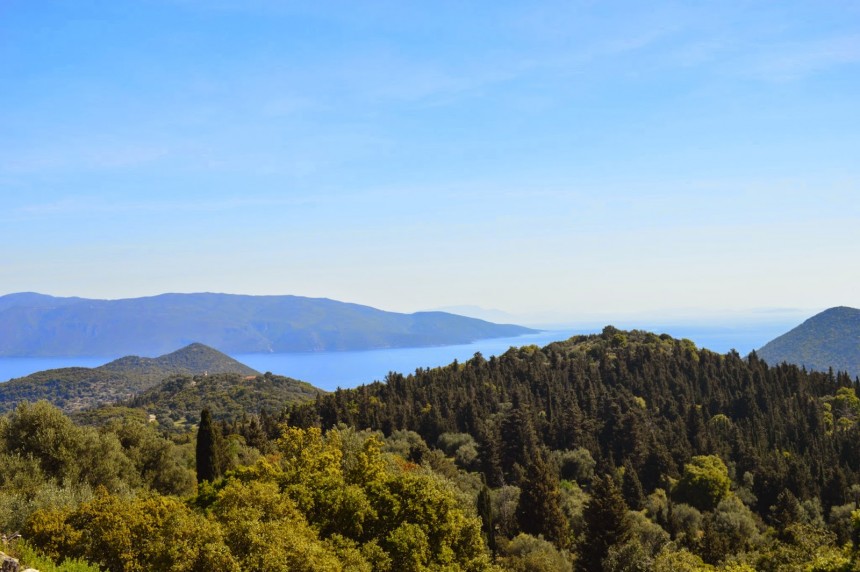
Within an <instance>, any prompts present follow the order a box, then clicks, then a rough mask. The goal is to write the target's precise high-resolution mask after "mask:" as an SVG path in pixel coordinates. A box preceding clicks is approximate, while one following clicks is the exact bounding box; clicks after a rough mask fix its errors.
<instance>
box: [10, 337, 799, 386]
mask: <svg viewBox="0 0 860 572" xmlns="http://www.w3.org/2000/svg"><path fill="white" fill-rule="evenodd" d="M619 327H620V328H623V329H629V328H632V327H637V328H640V329H647V330H650V331H654V332H657V333H661V332H666V333H668V334H671V335H672V336H674V337H677V338H690V339H691V340H693V341H694V342H696V344H697V345H698V346H700V347H706V348H709V349H711V350H713V351H716V352H720V353H725V352H727V351H729V350H730V349H732V348H734V349H736V350H737V351H738V352H740V353H741V354H742V355H746V354H747V353H749V352H750V351H751V350H753V349H756V348H759V347H761V346H762V345H764V344H765V343H767V342H768V341H769V340H771V339H773V338H774V337H776V336H778V335H780V334H782V333H784V332H785V331H786V330H787V329H788V328H789V327H790V326H789V325H787V324H778V325H777V324H767V325H761V324H758V325H745V326H743V327H713V326H692V325H685V326H652V327H646V326H641V325H638V324H637V325H635V326H633V325H631V326H626V325H624V326H621V325H619ZM601 329H602V326H599V327H598V326H592V327H590V328H577V329H572V328H571V329H554V330H547V331H542V332H538V333H536V334H527V335H524V336H516V337H510V338H496V339H488V340H480V341H477V342H473V343H470V344H461V345H453V346H435V347H423V348H393V349H380V350H365V351H343V352H302V353H271V354H264V353H254V354H236V355H233V356H232V357H233V358H235V359H237V360H238V361H240V362H242V363H244V364H246V365H248V366H250V367H252V368H254V369H256V370H257V371H260V372H266V371H270V372H272V373H275V374H278V375H285V376H288V377H292V378H295V379H300V380H302V381H307V382H309V383H311V384H313V385H315V386H317V387H319V388H321V389H325V390H328V391H333V390H334V389H336V388H338V387H342V388H349V387H355V386H357V385H360V384H362V383H370V382H372V381H375V380H382V379H384V377H385V375H386V374H387V373H388V372H390V371H396V372H401V373H407V374H408V373H411V372H414V371H415V370H416V369H417V368H425V367H431V368H432V367H439V366H443V365H447V364H449V363H451V362H452V361H454V360H455V359H456V360H459V361H465V360H467V359H469V358H471V357H472V356H473V355H474V354H475V353H476V352H480V353H481V354H482V355H483V356H484V357H486V358H489V357H490V356H492V355H499V354H502V353H504V352H505V351H507V350H508V348H510V347H511V346H524V345H529V344H535V345H538V346H545V345H547V344H549V343H551V342H554V341H559V340H566V339H567V338H569V337H571V336H573V335H576V334H585V333H594V332H599V331H600V330H601ZM117 357H121V356H107V357H86V358H29V357H16V358H0V380H2V381H7V380H9V379H13V378H16V377H23V376H25V375H29V374H31V373H34V372H37V371H42V370H46V369H56V368H61V367H96V366H99V365H102V364H104V363H107V362H109V361H111V360H112V359H115V358H117Z"/></svg>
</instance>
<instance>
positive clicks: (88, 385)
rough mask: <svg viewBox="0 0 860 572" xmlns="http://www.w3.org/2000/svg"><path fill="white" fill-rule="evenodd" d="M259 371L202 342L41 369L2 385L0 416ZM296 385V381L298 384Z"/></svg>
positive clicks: (98, 401) (83, 404)
mask: <svg viewBox="0 0 860 572" xmlns="http://www.w3.org/2000/svg"><path fill="white" fill-rule="evenodd" d="M227 373H232V374H237V375H238V376H255V377H256V376H258V375H259V372H257V371H255V370H253V369H251V368H250V367H248V366H246V365H244V364H242V363H239V362H238V361H236V360H234V359H233V358H231V357H230V356H227V355H224V354H223V353H221V352H219V351H217V350H214V349H212V348H210V347H207V346H205V345H203V344H191V345H189V346H187V347H184V348H182V349H180V350H177V351H175V352H173V353H170V354H167V355H164V356H161V357H158V358H142V357H137V356H127V357H124V358H120V359H118V360H115V361H112V362H110V363H107V364H105V365H103V366H99V367H96V368H86V367H69V368H62V369H51V370H46V371H40V372H37V373H34V374H32V375H28V376H26V377H21V378H18V379H13V380H10V381H8V382H6V383H0V412H5V411H8V410H10V409H13V408H14V407H15V404H16V403H18V402H19V401H24V400H27V401H37V400H39V399H45V400H47V401H50V402H51V403H53V404H54V405H56V406H57V407H59V408H61V409H63V410H64V411H66V412H73V411H79V410H81V409H85V408H88V407H94V406H97V405H102V404H108V403H115V402H117V401H121V400H127V399H130V398H132V397H134V396H135V395H137V394H139V393H140V392H142V391H145V390H147V389H149V388H152V387H154V386H156V385H158V384H159V383H160V382H161V381H162V380H164V379H165V378H169V377H171V376H176V375H207V376H208V375H215V374H227ZM296 383H298V382H296Z"/></svg>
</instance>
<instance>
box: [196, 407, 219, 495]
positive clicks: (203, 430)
mask: <svg viewBox="0 0 860 572" xmlns="http://www.w3.org/2000/svg"><path fill="white" fill-rule="evenodd" d="M196 452H197V482H198V483H202V482H203V481H209V482H212V481H214V480H215V479H217V478H218V477H219V476H220V475H219V474H218V473H219V466H220V463H219V462H218V434H217V432H216V431H215V427H213V426H212V415H211V414H210V413H209V410H208V409H204V410H203V411H201V412H200V427H199V428H198V429H197V450H196Z"/></svg>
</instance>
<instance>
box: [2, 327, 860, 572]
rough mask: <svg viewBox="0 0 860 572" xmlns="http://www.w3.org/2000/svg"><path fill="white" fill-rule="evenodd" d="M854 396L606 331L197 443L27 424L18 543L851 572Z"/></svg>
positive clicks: (304, 566) (405, 381)
mask: <svg viewBox="0 0 860 572" xmlns="http://www.w3.org/2000/svg"><path fill="white" fill-rule="evenodd" d="M858 385H860V381H858V380H856V379H855V380H852V379H851V378H849V377H848V376H847V375H845V374H829V373H813V372H807V371H804V370H803V369H800V368H797V367H795V366H790V365H779V366H776V367H770V366H768V365H767V364H766V363H765V362H764V361H762V360H761V359H759V358H758V357H757V356H756V355H755V354H753V355H751V356H749V357H748V358H742V357H741V356H739V355H737V354H736V353H733V352H732V353H729V354H727V355H718V354H715V353H712V352H709V351H707V350H701V349H698V348H696V347H695V346H694V345H693V343H692V342H690V341H688V340H675V339H672V338H670V337H669V336H665V335H664V336H657V335H654V334H649V333H645V332H621V331H618V330H616V329H614V328H611V327H609V328H606V329H605V330H604V331H603V333H602V334H600V335H595V336H578V337H575V338H572V339H571V340H568V341H565V342H558V343H554V344H551V345H549V346H547V347H546V348H543V349H541V348H537V347H534V346H530V347H524V348H517V349H513V348H512V349H511V350H510V351H508V352H507V353H505V354H504V355H501V356H498V357H493V358H490V359H489V360H487V359H484V358H483V357H482V356H480V355H476V356H475V357H474V358H473V359H471V360H469V361H467V362H466V363H456V362H455V363H453V364H451V365H449V366H446V367H443V368H436V369H430V370H427V369H422V370H418V371H416V372H415V373H414V374H412V375H401V374H396V373H392V374H390V375H389V376H388V378H387V381H386V383H375V384H371V385H368V386H363V387H359V388H357V389H354V390H342V391H337V392H335V393H332V394H320V395H318V396H317V397H316V398H315V400H313V401H311V402H308V403H305V404H292V405H289V406H287V407H285V408H283V409H282V410H281V411H280V412H279V413H278V414H272V413H271V412H261V414H259V415H254V414H247V413H246V414H245V415H239V416H234V417H233V418H232V419H230V420H227V419H226V418H225V419H224V420H222V421H218V417H217V416H216V415H215V414H214V412H213V414H212V415H209V412H208V411H207V412H205V413H204V414H203V422H202V423H201V429H200V431H199V432H197V434H196V435H195V434H194V433H187V432H186V433H172V436H170V435H171V434H169V433H165V432H162V431H161V430H160V429H159V428H158V427H156V425H155V424H149V423H145V422H144V421H143V420H141V419H136V418H134V417H133V416H129V417H125V418H122V417H120V418H118V419H114V420H112V421H108V422H107V423H106V424H105V425H103V426H102V427H101V428H99V429H96V428H92V427H80V426H76V425H74V424H73V423H72V422H71V421H69V419H68V418H66V417H65V416H63V414H62V413H61V412H60V411H58V410H56V409H54V408H52V407H51V406H50V405H48V404H46V403H38V404H35V405H29V404H22V405H20V406H19V407H18V408H17V409H16V410H15V411H13V412H11V413H10V414H8V415H7V416H6V417H5V418H3V420H2V421H0V455H1V456H2V458H0V462H2V463H3V466H4V467H9V468H11V469H12V470H9V471H3V472H0V505H2V506H4V507H9V508H7V509H6V510H3V511H0V515H2V516H0V528H2V530H3V531H13V530H20V531H21V532H22V534H23V536H24V539H25V540H26V542H27V545H26V547H27V549H28V550H31V552H32V551H34V552H35V553H38V555H39V556H40V557H41V558H51V559H53V560H55V561H63V559H66V558H74V559H78V561H77V562H76V563H74V565H75V566H81V565H84V564H81V561H84V562H88V563H90V565H98V566H100V567H102V569H105V570H112V571H114V570H116V571H119V570H146V569H157V570H214V569H218V570H221V569H226V570H239V569H241V570H350V571H352V570H355V571H359V570H360V571H368V572H369V571H372V570H391V571H395V570H396V571H401V570H403V571H429V570H446V571H454V570H511V571H523V572H524V571H562V572H564V571H568V572H572V571H573V570H579V571H585V572H591V571H607V572H622V571H630V572H633V571H644V572H652V571H653V572H669V571H682V572H683V571H706V570H714V571H716V570H720V571H726V572H728V571H732V572H743V571H753V570H761V571H765V572H770V571H783V570H784V571H818V572H825V571H830V572H836V571H842V572H847V571H850V570H855V571H856V570H860V557H859V556H860V554H858V547H860V544H858V539H860V510H858V502H860V449H858V446H857V443H858V442H860V441H858V438H860V427H858V421H860V398H858V396H857V389H858ZM279 421H280V423H279ZM161 429H163V427H162V428H161ZM195 450H196V452H197V453H196V454H195ZM195 481H196V482H198V485H197V486H196V487H195ZM10 509H11V510H10ZM69 562H72V561H71V560H70V561H69ZM71 565H72V564H70V566H71ZM70 569H71V568H70Z"/></svg>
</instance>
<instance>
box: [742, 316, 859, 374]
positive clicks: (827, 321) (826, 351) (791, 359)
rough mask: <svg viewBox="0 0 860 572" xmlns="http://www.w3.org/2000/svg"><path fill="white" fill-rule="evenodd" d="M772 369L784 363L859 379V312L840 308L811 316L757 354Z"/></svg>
mask: <svg viewBox="0 0 860 572" xmlns="http://www.w3.org/2000/svg"><path fill="white" fill-rule="evenodd" d="M756 353H757V354H758V357H760V358H762V359H764V360H765V361H767V362H768V363H770V364H772V365H777V364H779V363H782V362H787V363H792V364H795V365H799V366H803V367H805V368H807V369H811V370H815V371H825V372H826V371H828V370H829V369H830V368H833V371H834V372H839V371H844V372H847V373H848V374H849V375H850V376H851V377H857V376H860V310H858V309H856V308H849V307H847V306H839V307H836V308H830V309H827V310H825V311H823V312H821V313H819V314H816V315H815V316H812V317H811V318H809V319H808V320H806V321H805V322H803V323H802V324H800V325H799V326H797V327H796V328H794V329H792V330H791V331H789V332H787V333H785V334H783V335H781V336H779V337H778V338H776V339H774V340H771V341H770V342H768V343H767V344H765V345H764V346H763V347H762V348H761V349H759V350H758V351H757V352H756Z"/></svg>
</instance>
